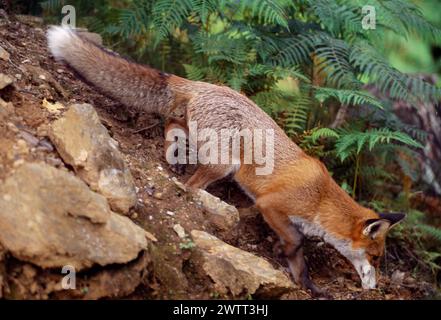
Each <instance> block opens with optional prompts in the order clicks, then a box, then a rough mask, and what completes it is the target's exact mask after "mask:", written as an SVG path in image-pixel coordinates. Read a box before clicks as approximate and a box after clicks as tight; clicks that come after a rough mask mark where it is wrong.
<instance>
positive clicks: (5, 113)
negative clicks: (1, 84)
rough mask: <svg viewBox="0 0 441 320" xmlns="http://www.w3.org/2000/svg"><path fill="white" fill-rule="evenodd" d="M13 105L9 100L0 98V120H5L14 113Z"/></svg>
mask: <svg viewBox="0 0 441 320" xmlns="http://www.w3.org/2000/svg"><path fill="white" fill-rule="evenodd" d="M14 111H15V110H14V105H13V104H12V103H11V102H5V101H4V100H3V99H2V98H0V120H3V121H5V120H6V119H8V118H9V117H10V116H11V115H13V114H14Z"/></svg>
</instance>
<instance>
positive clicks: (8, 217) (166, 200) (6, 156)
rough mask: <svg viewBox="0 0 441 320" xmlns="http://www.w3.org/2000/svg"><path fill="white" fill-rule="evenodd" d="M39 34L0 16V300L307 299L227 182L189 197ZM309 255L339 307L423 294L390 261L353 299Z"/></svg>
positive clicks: (341, 269)
mask: <svg viewBox="0 0 441 320" xmlns="http://www.w3.org/2000/svg"><path fill="white" fill-rule="evenodd" d="M0 17H2V15H0ZM44 33H45V27H44V26H43V24H42V23H41V21H39V20H38V19H36V18H32V17H6V16H3V17H2V18H0V98H1V99H0V297H5V298H39V299H48V298H57V299H63V298H83V299H96V298H104V297H111V298H120V297H125V298H132V299H158V298H166V299H173V298H190V299H191V298H238V299H243V298H250V297H253V298H282V299H309V298H310V296H309V295H308V294H307V293H306V292H304V291H302V290H300V289H299V288H297V287H296V286H295V285H293V284H292V283H291V281H290V278H289V274H288V273H287V270H286V265H285V263H284V261H283V259H282V257H281V256H280V253H279V252H278V250H277V247H278V246H277V241H276V237H275V235H274V234H273V233H272V232H271V231H270V230H269V228H268V227H267V226H266V225H265V224H264V222H263V221H262V219H261V217H260V216H259V215H258V213H257V212H256V211H255V210H254V209H253V208H252V207H250V208H247V207H249V206H250V205H251V203H250V202H249V200H248V199H247V198H246V196H245V195H244V194H242V193H241V192H240V191H239V190H238V189H237V188H236V187H235V186H234V184H232V183H231V182H229V181H222V182H219V183H217V184H216V185H214V186H212V187H210V188H209V189H208V192H200V193H198V194H197V195H190V194H188V193H187V192H186V191H185V190H184V189H183V186H182V182H183V181H185V180H186V179H187V178H188V176H189V175H190V173H191V170H192V168H189V170H188V172H187V173H186V174H182V175H176V174H174V173H173V172H172V171H170V170H169V168H168V166H167V164H166V162H165V161H164V158H163V156H162V155H163V139H162V124H161V121H160V119H156V118H155V117H153V116H151V115H144V114H136V113H133V112H131V111H129V110H125V109H124V108H123V107H122V106H121V105H119V104H118V103H116V102H114V101H112V100H110V99H108V98H106V97H104V96H102V95H101V94H100V93H99V92H97V91H96V90H95V89H94V88H92V87H90V86H88V85H86V84H84V83H83V82H81V81H80V80H78V78H77V77H76V75H74V74H73V73H72V72H71V71H70V70H68V69H67V68H66V67H65V66H63V65H62V64H59V63H56V62H55V61H54V60H53V59H52V58H51V57H50V56H49V54H48V52H47V48H46V42H45V37H44ZM95 37H96V35H95ZM212 194H214V195H216V196H218V197H220V198H221V199H222V200H224V201H226V202H224V201H221V200H220V199H218V198H216V197H214V196H213V195H212ZM227 203H230V204H233V205H234V206H232V205H229V204H227ZM236 207H237V208H238V209H236ZM307 256H308V257H309V262H310V264H311V269H312V277H313V278H314V280H315V281H316V282H318V283H319V284H320V285H322V286H324V287H326V288H327V289H328V291H329V292H330V293H331V295H332V296H333V297H334V298H336V299H397V298H404V299H409V298H422V297H425V296H427V295H429V294H431V292H432V289H431V287H430V285H429V284H427V283H426V282H425V281H424V280H425V275H421V274H416V275H411V273H410V271H411V269H409V268H408V267H406V265H405V264H400V262H397V261H394V264H390V263H389V264H388V265H386V266H385V267H386V268H387V270H385V272H383V276H382V277H381V278H380V281H379V282H380V286H379V289H378V290H373V291H362V290H361V289H360V285H359V281H358V278H357V276H356V274H355V272H354V271H353V270H352V268H351V267H350V265H349V264H348V263H347V262H346V261H345V260H344V259H343V258H341V257H340V256H339V255H338V254H337V253H336V252H335V251H334V250H333V249H332V248H330V247H328V246H327V245H324V244H323V243H322V242H320V241H317V240H315V241H311V242H309V243H308V247H307ZM66 265H69V266H72V267H74V268H75V270H76V272H77V274H76V289H74V290H65V289H63V288H62V281H63V277H64V276H65V274H63V273H62V268H63V266H66Z"/></svg>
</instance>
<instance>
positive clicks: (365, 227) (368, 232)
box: [345, 213, 405, 289]
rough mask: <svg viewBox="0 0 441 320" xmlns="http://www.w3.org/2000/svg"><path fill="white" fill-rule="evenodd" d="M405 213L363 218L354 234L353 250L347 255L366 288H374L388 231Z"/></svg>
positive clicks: (381, 214)
mask: <svg viewBox="0 0 441 320" xmlns="http://www.w3.org/2000/svg"><path fill="white" fill-rule="evenodd" d="M404 217H405V214H404V213H379V214H378V218H374V219H372V218H370V219H366V220H362V221H361V222H360V223H359V224H358V225H357V226H356V228H355V230H354V234H353V236H352V250H350V252H347V253H346V254H345V255H346V257H347V258H348V259H349V260H350V261H351V262H352V264H353V265H354V267H355V269H356V270H357V273H358V274H359V276H360V278H361V283H362V286H363V288H364V289H373V288H375V286H376V283H377V281H376V278H377V272H378V267H379V265H380V260H381V257H382V256H383V254H384V247H385V241H386V235H387V233H388V231H389V230H390V229H391V228H392V227H393V226H394V225H396V224H397V223H398V222H400V221H401V220H403V218H404Z"/></svg>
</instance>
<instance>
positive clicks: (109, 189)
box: [49, 104, 136, 213]
mask: <svg viewBox="0 0 441 320" xmlns="http://www.w3.org/2000/svg"><path fill="white" fill-rule="evenodd" d="M49 136H50V138H51V140H52V142H53V143H54V145H55V147H56V148H57V150H58V152H59V153H60V155H61V157H62V158H63V160H64V161H65V162H66V163H68V164H70V165H71V166H72V167H73V168H74V170H75V171H76V173H77V174H78V176H80V177H81V178H82V179H83V180H84V181H86V182H87V183H88V184H89V185H90V187H91V188H92V189H93V190H95V191H97V192H99V193H100V194H102V195H103V196H105V197H106V198H107V199H108V201H109V204H110V206H111V207H112V209H113V210H115V211H118V212H121V213H126V212H127V211H128V210H129V209H130V207H132V206H133V205H135V203H136V191H135V185H134V183H133V179H132V175H131V174H130V171H129V169H128V168H127V166H126V164H125V162H124V160H123V157H122V155H121V153H120V152H119V150H118V148H117V143H116V141H115V140H113V139H112V138H111V137H110V136H109V133H108V132H107V129H106V128H105V127H104V126H103V125H102V124H101V122H100V120H99V118H98V114H97V113H96V111H95V109H94V108H93V107H92V106H91V105H89V104H76V105H72V106H70V108H69V110H68V111H67V112H65V113H64V115H63V117H62V118H60V119H58V120H56V121H55V122H54V123H53V124H52V126H51V128H50V130H49Z"/></svg>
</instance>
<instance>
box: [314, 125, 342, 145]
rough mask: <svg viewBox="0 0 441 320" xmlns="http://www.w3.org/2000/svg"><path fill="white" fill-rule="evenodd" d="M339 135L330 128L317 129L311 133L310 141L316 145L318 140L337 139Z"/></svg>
mask: <svg viewBox="0 0 441 320" xmlns="http://www.w3.org/2000/svg"><path fill="white" fill-rule="evenodd" d="M338 137H340V135H339V134H338V133H337V132H336V131H334V130H332V129H331V128H317V129H314V130H312V132H311V141H312V143H316V142H317V140H319V139H320V138H338Z"/></svg>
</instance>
